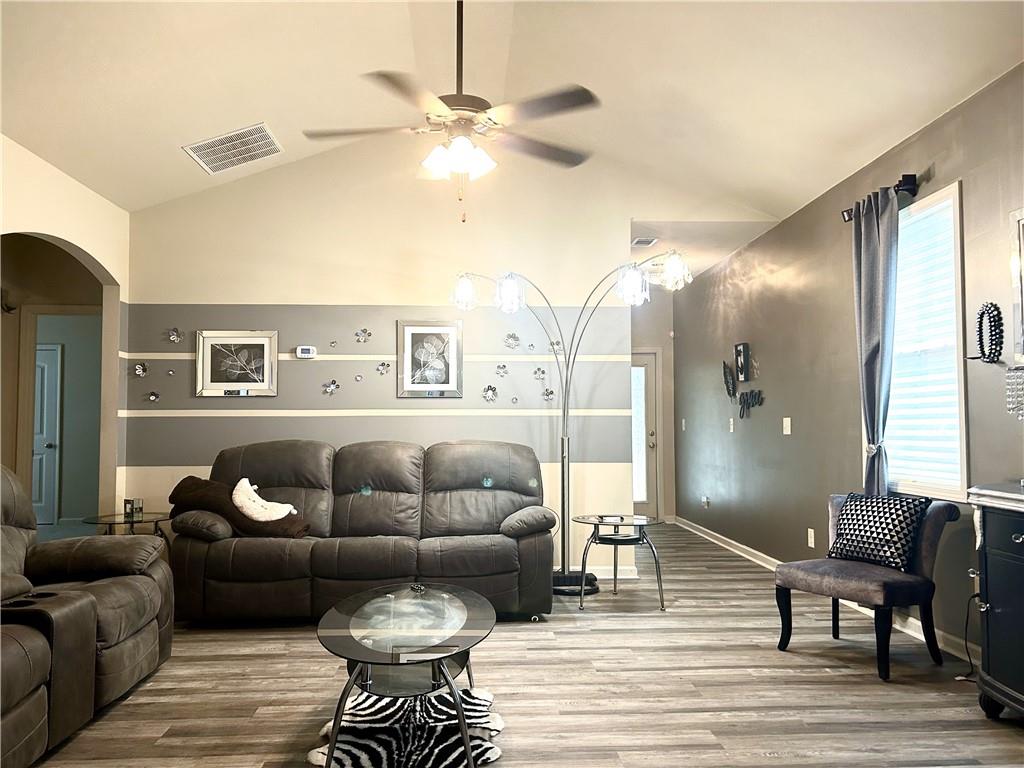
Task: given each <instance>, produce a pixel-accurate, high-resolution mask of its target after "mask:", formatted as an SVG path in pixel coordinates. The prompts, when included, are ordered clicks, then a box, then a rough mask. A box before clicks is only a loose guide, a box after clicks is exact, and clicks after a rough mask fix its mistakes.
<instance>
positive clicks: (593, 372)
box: [121, 304, 630, 467]
mask: <svg viewBox="0 0 1024 768" xmlns="http://www.w3.org/2000/svg"><path fill="white" fill-rule="evenodd" d="M539 312H540V314H541V316H542V317H543V318H544V319H545V321H547V320H548V316H547V314H546V313H545V312H543V311H539ZM556 312H557V315H558V318H559V323H560V324H561V325H562V329H563V331H564V333H565V334H566V335H568V334H570V333H571V330H572V326H573V324H574V323H575V321H576V318H577V314H578V310H577V309H576V308H572V307H559V308H557V309H556ZM125 314H126V315H127V316H128V318H129V319H128V323H127V326H126V328H125V334H124V336H123V340H122V349H123V354H124V358H125V359H124V360H123V361H122V363H123V371H124V376H125V385H124V393H125V396H124V403H125V404H124V409H125V411H126V413H125V415H123V416H122V419H121V421H122V423H123V425H124V426H123V430H122V431H123V446H122V450H123V451H124V455H125V456H126V464H127V466H139V467H144V466H145V467H150V466H152V467H156V466H202V465H207V464H210V463H212V461H213V459H214V457H215V456H216V454H217V452H218V451H219V450H220V449H221V448H224V447H228V446H231V445H239V444H244V443H249V442H257V441H261V440H272V439H280V438H308V439H315V440H324V441H326V442H329V443H333V444H335V445H343V444H346V443H351V442H357V441H362V440H377V439H391V440H407V441H410V442H416V443H421V444H425V445H429V444H431V443H434V442H440V441H443V440H456V439H491V440H510V441H514V442H520V443H524V444H527V445H530V446H531V447H533V448H534V450H535V451H536V452H537V454H538V456H539V457H540V459H541V461H546V462H548V461H551V462H553V461H557V460H558V419H557V418H555V414H556V413H557V410H558V407H559V404H558V401H557V399H556V400H554V401H545V400H544V398H543V394H542V393H543V390H544V389H545V387H551V388H552V389H556V390H557V389H558V384H557V382H558V374H557V370H556V366H555V360H554V358H553V357H548V355H549V350H548V342H547V338H546V336H545V335H544V333H543V331H542V330H541V328H540V327H539V326H538V324H537V320H536V319H535V318H534V317H533V316H532V315H531V314H530V313H529V312H528V311H522V312H520V313H517V314H514V315H506V314H503V313H501V312H499V311H498V310H496V309H494V308H493V307H480V308H478V309H476V310H474V311H472V312H465V313H462V312H459V311H457V310H455V309H453V308H449V307H422V306H378V305H372V306H358V307H357V306H324V305H282V304H253V305H240V304H189V305H172V304H132V305H128V306H127V310H126V312H125ZM399 319H402V320H434V319H441V320H451V319H462V320H463V326H464V328H463V347H464V353H465V355H466V360H465V363H464V376H463V397H462V398H458V399H450V398H445V399H439V400H432V399H424V398H401V399H400V398H398V397H397V393H396V385H397V371H398V367H399V365H398V362H397V361H396V360H395V359H394V356H395V354H396V347H397V344H396V321H397V320H399ZM174 327H176V328H178V329H179V330H180V331H181V332H182V333H183V334H184V339H183V340H182V342H181V343H179V344H174V343H171V342H170V341H169V339H168V333H167V332H168V330H169V329H170V328H174ZM550 327H552V328H553V327H554V326H553V324H552V325H551V326H550ZM361 328H367V329H369V330H370V331H371V333H372V335H371V336H370V338H369V341H367V342H366V343H357V342H356V337H355V332H356V331H357V330H358V329H361ZM229 329H233V330H237V329H264V330H276V331H278V334H279V336H278V341H279V354H280V356H281V358H282V359H281V360H280V361H279V367H278V396H277V397H247V398H231V397H228V398H220V397H217V398H202V397H196V396H195V394H194V392H195V381H196V367H195V366H196V363H195V332H196V331H197V330H229ZM510 332H514V333H516V334H518V336H519V338H520V345H519V347H518V348H516V349H510V348H508V347H507V346H506V345H505V336H506V334H507V333H510ZM586 339H587V343H586V344H584V346H583V347H582V349H581V352H580V354H581V355H584V356H588V355H589V356H593V357H595V358H596V359H581V360H580V361H579V362H578V364H577V371H576V374H575V377H574V379H575V381H576V386H575V388H574V389H575V392H574V398H573V402H572V406H573V408H574V409H585V410H594V409H597V410H600V411H602V412H603V413H601V414H596V415H583V416H578V417H574V418H573V428H572V432H573V436H574V438H575V439H574V441H573V453H574V460H576V461H581V462H613V463H628V462H629V461H630V455H629V445H630V442H629V427H630V417H629V415H628V410H629V407H630V400H629V352H630V318H629V311H628V309H626V308H615V307H610V308H602V309H600V310H599V311H598V312H597V313H596V314H595V315H594V317H593V320H592V321H591V323H590V326H589V328H588V331H587V335H586ZM332 341H335V342H336V345H335V346H334V347H331V342H332ZM299 344H312V345H314V346H316V347H317V348H318V353H319V355H321V357H319V358H318V359H315V360H297V359H290V358H291V353H292V352H293V351H294V348H295V347H296V346H297V345H299ZM531 344H532V345H533V349H531V348H530V345H531ZM161 355H173V356H174V357H172V358H170V359H168V358H166V357H161ZM336 355H341V356H345V355H360V356H366V357H367V359H331V357H330V356H336ZM481 358H483V359H481ZM538 358H544V359H538ZM607 358H611V359H607ZM384 361H387V362H390V364H391V368H390V371H388V373H387V374H385V375H383V376H382V375H379V374H378V372H377V370H376V368H377V364H378V363H379V362H384ZM136 362H145V363H146V364H147V365H148V367H149V372H148V374H147V375H146V376H145V377H141V378H140V377H137V376H135V375H134V373H133V369H134V364H135V363H136ZM499 363H505V364H506V365H507V366H508V373H507V375H505V376H498V374H497V372H496V367H497V365H498V364H499ZM538 368H542V369H543V370H544V372H545V374H544V377H543V379H539V380H538V379H537V378H535V371H536V369H538ZM170 371H173V372H174V373H173V375H171V374H170ZM357 376H359V377H361V380H359V381H357V380H356V378H357ZM331 379H335V380H337V381H338V383H339V384H340V385H341V389H340V390H339V391H337V392H336V393H335V394H333V395H327V394H324V392H323V386H322V385H323V383H324V382H326V381H329V380H331ZM488 384H493V385H494V386H496V387H497V389H498V400H497V401H496V402H494V403H488V402H486V401H485V400H484V399H483V397H482V390H483V388H484V386H486V385H488ZM150 391H156V392H159V393H160V399H159V401H157V402H151V401H150V400H149V399H148V397H147V395H148V393H149V392H150ZM513 397H515V398H516V399H517V402H512V400H513ZM540 409H543V410H544V411H545V413H543V414H538V413H535V411H537V410H540ZM488 410H493V411H494V414H493V415H488V414H487V413H486V411H488ZM241 411H244V412H246V413H244V414H243V413H237V414H235V413H232V412H241ZM254 411H258V412H259V414H258V415H254V414H253V413H252V412H254ZM284 411H289V412H293V413H284ZM296 411H298V412H301V413H294V412H296ZM317 411H323V414H322V415H319V414H317V413H316V412H317ZM367 411H370V412H371V413H366V412H367ZM424 411H429V412H430V413H436V414H437V416H431V415H429V414H428V415H424V413H423V412H424ZM463 411H465V414H464V415H463V414H462V413H461V412H463ZM516 411H524V413H523V414H522V415H519V414H517V413H516ZM530 411H533V412H534V413H530ZM608 411H618V412H619V413H607V412H608ZM350 412H351V413H350ZM403 412H405V414H403ZM481 412H484V413H481ZM164 413H165V414H166V415H161V414H164Z"/></svg>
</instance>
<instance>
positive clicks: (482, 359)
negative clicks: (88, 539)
mask: <svg viewBox="0 0 1024 768" xmlns="http://www.w3.org/2000/svg"><path fill="white" fill-rule="evenodd" d="M117 354H118V356H119V357H121V359H123V360H194V359H195V356H196V353H195V352H125V351H124V350H121V351H119V352H118V353H117ZM277 359H278V360H299V358H297V357H296V356H295V353H294V352H281V353H279V354H278V356H277ZM397 359H398V356H397V355H395V354H380V355H364V354H351V355H335V354H317V356H316V357H315V358H313V359H312V360H303V361H302V362H313V363H315V362H325V361H338V360H357V361H358V360H361V361H366V360H373V361H376V362H381V361H383V360H388V361H395V360H397ZM576 359H577V360H578V361H579V362H581V363H628V362H630V361H631V360H632V358H631V357H630V356H629V355H577V357H576ZM463 360H465V361H466V362H467V363H549V362H554V360H555V356H554V355H520V354H516V353H514V352H513V353H510V354H508V355H484V354H479V355H478V354H470V353H466V354H465V355H463Z"/></svg>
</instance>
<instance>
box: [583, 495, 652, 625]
mask: <svg viewBox="0 0 1024 768" xmlns="http://www.w3.org/2000/svg"><path fill="white" fill-rule="evenodd" d="M572 521H573V522H574V523H583V524H585V525H592V526H594V530H593V532H592V533H591V534H590V538H589V539H587V544H586V546H585V547H583V573H584V574H586V572H587V553H588V552H589V551H590V546H591V545H592V544H607V545H610V546H612V547H614V555H613V556H614V560H613V563H614V564H613V565H612V594H613V595H617V594H618V593H619V547H639V546H642V545H644V544H646V545H647V546H648V547H650V549H651V554H652V555H654V570H655V573H656V574H657V575H658V599H659V600H660V601H661V610H663V611H664V610H665V592H664V590H663V589H662V587H661V561H660V560H658V550H656V549H655V548H654V542H652V541H651V540H650V538H648V536H647V526H649V525H659V524H660V523H661V521H660V520H658V519H656V518H653V517H646V516H644V515H579V516H577V517H574V518H573V519H572ZM609 526H610V527H611V528H612V531H611V533H608V532H605V533H602V532H601V528H602V527H605V528H607V527H609ZM620 528H632V530H631V531H626V532H622V531H620V530H619V529H620ZM583 594H584V590H583V589H582V585H581V588H580V610H581V611H582V610H583Z"/></svg>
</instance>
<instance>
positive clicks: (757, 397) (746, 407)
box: [740, 389, 764, 419]
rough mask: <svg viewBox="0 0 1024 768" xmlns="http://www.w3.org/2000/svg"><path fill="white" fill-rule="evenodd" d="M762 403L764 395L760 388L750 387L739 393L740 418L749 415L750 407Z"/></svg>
mask: <svg viewBox="0 0 1024 768" xmlns="http://www.w3.org/2000/svg"><path fill="white" fill-rule="evenodd" d="M759 405H764V395H763V394H762V393H761V390H760V389H751V390H750V391H748V392H744V393H742V394H741V395H740V418H741V419H745V418H747V416H749V415H750V409H751V408H755V407H757V406H759Z"/></svg>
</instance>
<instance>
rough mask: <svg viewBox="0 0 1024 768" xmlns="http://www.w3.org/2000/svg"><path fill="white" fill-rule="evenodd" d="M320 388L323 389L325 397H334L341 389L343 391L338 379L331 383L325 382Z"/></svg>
mask: <svg viewBox="0 0 1024 768" xmlns="http://www.w3.org/2000/svg"><path fill="white" fill-rule="evenodd" d="M320 386H322V387H323V390H324V394H325V395H333V394H334V393H335V392H337V391H338V390H339V389H341V384H339V383H338V380H337V379H331V380H330V381H325V382H324V383H323V384H321V385H320Z"/></svg>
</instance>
